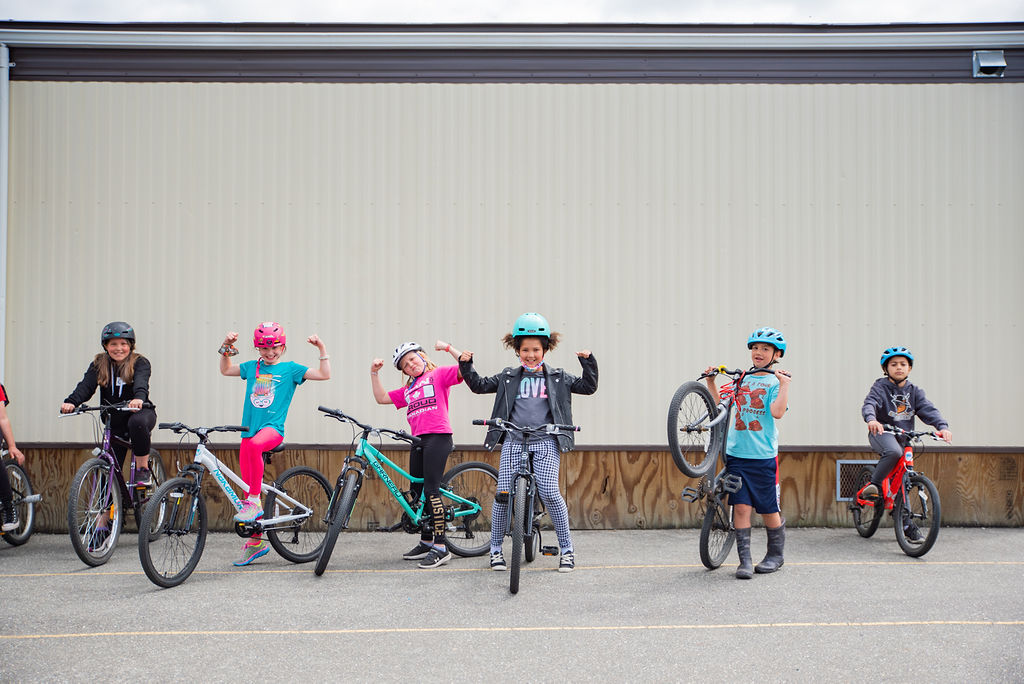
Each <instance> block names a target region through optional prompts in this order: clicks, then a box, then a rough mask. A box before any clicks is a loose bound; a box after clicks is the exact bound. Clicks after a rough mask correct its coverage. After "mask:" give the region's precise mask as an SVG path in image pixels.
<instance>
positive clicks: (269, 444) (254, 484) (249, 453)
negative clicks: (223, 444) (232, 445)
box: [238, 427, 284, 497]
mask: <svg viewBox="0 0 1024 684" xmlns="http://www.w3.org/2000/svg"><path fill="white" fill-rule="evenodd" d="M283 441H284V437H282V436H281V435H279V434H278V433H277V430H275V429H274V428H271V427H265V428H263V429H262V430H260V431H259V432H257V433H256V434H255V435H253V436H252V437H245V438H244V439H242V446H241V447H239V449H238V474H239V475H240V476H241V477H242V481H243V482H245V484H247V485H249V496H251V497H259V495H260V486H261V485H262V484H263V452H264V451H270V450H271V449H273V448H274V447H276V446H277V445H278V444H280V443H281V442H283Z"/></svg>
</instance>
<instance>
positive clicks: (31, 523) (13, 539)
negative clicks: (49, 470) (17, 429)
mask: <svg viewBox="0 0 1024 684" xmlns="http://www.w3.org/2000/svg"><path fill="white" fill-rule="evenodd" d="M7 456H8V453H7V443H6V442H4V441H3V440H0V462H2V463H3V467H4V468H5V469H6V470H7V479H8V480H10V481H11V495H12V501H13V503H14V509H15V510H16V511H17V512H18V526H17V527H16V528H14V529H13V530H8V531H7V532H0V535H2V536H3V539H4V541H5V542H7V543H8V544H10V545H11V546H21V545H22V544H24V543H25V542H27V541H28V538H29V537H31V536H32V530H33V528H34V527H35V521H36V504H37V503H40V502H41V501H42V500H43V497H42V496H41V495H39V494H34V493H33V492H32V483H31V482H29V479H28V473H27V472H26V471H25V469H24V468H23V467H22V466H21V465H19V464H18V462H17V461H15V460H14V459H13V458H8V457H7Z"/></svg>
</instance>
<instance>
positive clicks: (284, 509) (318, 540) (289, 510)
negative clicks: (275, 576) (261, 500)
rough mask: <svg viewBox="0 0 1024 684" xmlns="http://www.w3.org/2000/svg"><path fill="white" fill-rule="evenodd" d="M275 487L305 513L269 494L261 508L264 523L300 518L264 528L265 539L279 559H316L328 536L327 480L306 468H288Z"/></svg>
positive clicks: (272, 493)
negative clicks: (299, 516)
mask: <svg viewBox="0 0 1024 684" xmlns="http://www.w3.org/2000/svg"><path fill="white" fill-rule="evenodd" d="M277 488H278V489H280V490H281V491H283V492H285V493H286V494H288V495H289V496H291V497H292V498H294V499H295V500H296V501H298V502H299V503H301V504H302V505H303V506H305V507H306V508H307V509H309V511H308V512H306V511H304V510H302V509H301V508H299V507H297V506H294V505H292V504H290V503H289V502H288V501H286V500H285V499H283V498H281V497H279V496H277V494H276V493H274V492H271V493H270V494H268V495H267V501H266V504H265V506H264V513H263V516H264V518H263V519H264V520H271V519H273V518H279V517H282V516H291V515H301V516H303V517H301V518H300V519H298V520H292V521H289V522H286V523H280V524H273V525H271V526H270V527H265V528H264V530H265V531H266V533H267V539H268V540H269V541H270V545H271V546H273V547H274V550H275V551H277V552H278V553H279V554H281V557H283V558H285V559H286V560H289V561H291V562H292V563H308V562H310V561H313V560H316V559H317V558H318V557H319V556H320V551H321V549H323V545H324V539H325V538H326V536H327V526H326V525H325V524H324V518H325V516H326V514H327V506H328V504H329V503H330V500H331V486H330V485H329V484H327V478H326V477H324V476H323V475H322V474H321V473H320V472H319V471H318V470H315V469H314V468H310V467H309V466H296V467H294V468H289V469H288V470H286V471H285V472H284V473H282V475H281V477H280V478H278V481H277Z"/></svg>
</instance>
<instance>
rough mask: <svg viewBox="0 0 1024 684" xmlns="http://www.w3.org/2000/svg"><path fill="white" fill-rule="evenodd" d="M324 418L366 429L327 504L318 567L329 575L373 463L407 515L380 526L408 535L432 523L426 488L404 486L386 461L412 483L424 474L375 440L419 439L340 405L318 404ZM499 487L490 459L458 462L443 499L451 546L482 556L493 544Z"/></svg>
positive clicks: (446, 480)
mask: <svg viewBox="0 0 1024 684" xmlns="http://www.w3.org/2000/svg"><path fill="white" fill-rule="evenodd" d="M319 410H320V411H321V412H323V413H324V415H325V417H330V418H334V419H336V420H338V421H339V422H342V423H351V424H352V425H353V426H355V427H357V428H359V430H361V433H360V435H359V437H358V438H356V440H355V448H354V450H353V453H352V455H350V456H348V457H347V458H346V459H345V466H344V467H343V468H342V470H341V474H340V475H338V481H337V483H336V484H335V485H334V492H333V493H332V494H331V501H330V503H329V504H328V506H327V517H326V518H325V520H324V522H325V523H326V525H327V537H326V538H325V539H324V545H323V548H322V549H321V550H320V557H319V558H318V559H317V561H316V567H315V568H314V569H313V572H314V573H315V574H316V575H318V576H319V575H322V574H324V570H326V569H327V564H328V563H329V562H330V560H331V554H332V553H333V552H334V545H335V544H336V543H337V541H338V535H339V534H341V531H342V530H343V529H348V524H349V519H350V517H351V516H352V509H353V508H354V507H355V505H356V497H358V496H359V490H360V489H361V488H362V486H363V477H364V476H365V473H366V468H367V467H370V468H372V469H373V471H374V472H375V473H376V474H377V477H379V478H380V480H381V482H383V483H384V485H385V486H386V487H387V489H388V491H389V492H391V496H393V497H394V498H395V501H397V502H398V505H399V506H401V508H402V519H401V520H400V521H399V522H398V523H397V524H395V525H394V526H392V527H389V528H385V529H383V530H380V531H381V532H394V531H396V530H399V529H403V530H405V531H406V532H408V533H409V534H419V533H420V532H421V531H422V530H423V529H424V526H426V525H428V524H429V517H428V515H427V510H426V502H425V500H424V497H423V493H422V490H421V492H420V494H419V496H418V497H414V496H413V494H412V492H411V491H408V490H406V491H402V490H401V489H399V487H398V485H397V484H395V481H394V480H393V479H392V478H391V476H390V475H388V473H387V471H386V470H384V466H385V465H387V466H388V467H389V468H391V469H392V470H393V471H395V473H397V475H398V476H400V477H402V478H403V479H405V480H408V481H409V483H410V484H412V483H422V482H423V478H418V477H413V476H412V475H410V474H409V473H407V472H406V471H404V470H402V468H400V467H399V466H398V464H396V463H395V462H394V461H392V460H391V459H390V458H388V457H387V456H385V455H384V454H382V453H381V452H380V450H379V449H378V448H376V447H375V446H373V444H371V443H370V441H369V439H370V437H371V436H377V437H381V436H387V437H390V438H392V439H396V440H400V441H403V442H408V443H409V444H412V445H415V444H417V443H418V442H419V438H418V437H414V436H412V435H410V434H409V433H407V432H402V431H396V430H388V429H386V428H376V427H373V426H371V425H365V424H364V423H360V422H359V421H358V420H356V419H355V418H353V417H352V416H349V415H346V414H345V413H344V412H342V411H339V410H337V409H332V408H327V407H326V406H321V407H319ZM497 488H498V471H497V469H496V468H495V467H494V466H492V465H489V464H487V463H480V462H476V461H469V462H466V463H459V464H458V465H456V466H454V467H453V468H452V469H451V470H449V471H448V472H447V473H445V474H444V476H443V477H442V478H441V500H442V501H443V502H444V516H445V540H446V542H447V544H448V548H449V549H451V550H452V553H455V554H456V555H459V556H465V557H471V556H482V555H484V554H485V553H487V552H488V551H489V550H490V548H491V506H492V504H493V503H494V494H495V492H496V491H497Z"/></svg>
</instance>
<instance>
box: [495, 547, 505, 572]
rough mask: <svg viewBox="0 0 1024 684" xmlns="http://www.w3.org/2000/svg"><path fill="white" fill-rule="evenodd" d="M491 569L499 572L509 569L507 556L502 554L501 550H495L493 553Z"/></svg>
mask: <svg viewBox="0 0 1024 684" xmlns="http://www.w3.org/2000/svg"><path fill="white" fill-rule="evenodd" d="M491 570H496V571H498V572H504V571H505V570H508V566H507V565H505V556H503V555H501V551H495V552H493V553H492V554H491Z"/></svg>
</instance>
